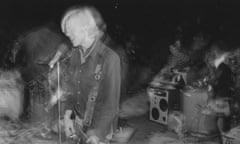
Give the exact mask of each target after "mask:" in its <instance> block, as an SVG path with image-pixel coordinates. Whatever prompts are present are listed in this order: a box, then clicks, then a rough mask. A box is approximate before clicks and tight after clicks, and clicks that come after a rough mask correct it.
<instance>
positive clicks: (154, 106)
mask: <svg viewBox="0 0 240 144" xmlns="http://www.w3.org/2000/svg"><path fill="white" fill-rule="evenodd" d="M150 91H151V92H149V93H148V94H149V97H150V120H152V121H154V122H157V123H160V124H164V125H167V124H168V114H169V112H170V111H175V110H180V102H181V101H180V93H179V91H178V90H166V89H159V88H158V89H152V90H150Z"/></svg>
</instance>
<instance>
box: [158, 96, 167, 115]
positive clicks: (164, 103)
mask: <svg viewBox="0 0 240 144" xmlns="http://www.w3.org/2000/svg"><path fill="white" fill-rule="evenodd" d="M159 107H160V109H161V110H162V111H163V112H165V111H166V110H167V109H168V103H167V101H166V99H161V100H160V102H159Z"/></svg>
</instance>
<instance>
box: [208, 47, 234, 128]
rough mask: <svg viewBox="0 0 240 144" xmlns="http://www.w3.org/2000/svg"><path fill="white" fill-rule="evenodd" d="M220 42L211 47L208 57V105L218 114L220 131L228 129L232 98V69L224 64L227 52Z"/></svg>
mask: <svg viewBox="0 0 240 144" xmlns="http://www.w3.org/2000/svg"><path fill="white" fill-rule="evenodd" d="M224 48H225V46H224V45H223V44H221V43H215V44H213V45H212V47H211V52H210V54H209V58H208V66H209V76H208V84H209V102H208V106H209V108H210V109H212V110H213V111H214V112H215V113H216V114H217V116H218V120H217V125H218V129H219V131H220V133H223V132H225V131H227V130H229V129H230V117H229V116H230V103H229V102H230V100H231V98H232V88H233V79H232V76H233V74H232V71H231V69H230V67H229V66H228V65H227V64H226V59H227V57H228V56H229V54H230V53H229V52H228V51H227V50H225V49H224Z"/></svg>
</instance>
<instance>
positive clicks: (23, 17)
mask: <svg viewBox="0 0 240 144" xmlns="http://www.w3.org/2000/svg"><path fill="white" fill-rule="evenodd" d="M0 3H1V4H0V11H1V12H0V16H1V23H0V38H1V51H3V50H5V47H6V44H8V43H10V40H11V39H14V37H15V36H16V33H21V32H23V31H25V30H28V29H31V28H33V27H36V26H40V25H42V24H46V23H48V22H55V23H57V24H59V23H60V22H59V21H60V19H61V16H62V14H63V12H64V11H65V10H66V9H67V8H68V7H70V6H72V5H77V4H91V5H94V6H96V7H97V8H98V9H99V11H100V12H101V13H102V15H103V18H104V19H105V21H106V23H107V25H108V32H109V34H110V35H111V36H112V37H113V38H114V39H115V40H116V41H118V42H119V43H121V42H122V41H123V39H126V37H128V36H129V35H131V34H134V35H135V36H136V38H137V40H138V44H139V45H140V46H141V49H139V51H141V52H143V53H142V54H146V53H144V52H146V51H149V52H148V53H149V54H148V55H150V56H151V54H152V53H154V51H155V48H156V47H159V48H161V49H168V45H169V44H171V43H173V42H174V41H175V40H176V38H177V37H178V36H179V34H181V37H182V38H183V39H184V40H189V41H190V40H191V38H192V37H193V35H195V34H196V33H199V32H203V33H207V34H210V35H211V37H213V38H215V39H221V40H225V41H226V42H227V43H228V44H229V45H231V46H238V45H239V34H240V22H239V19H240V1H239V0H1V2H0Z"/></svg>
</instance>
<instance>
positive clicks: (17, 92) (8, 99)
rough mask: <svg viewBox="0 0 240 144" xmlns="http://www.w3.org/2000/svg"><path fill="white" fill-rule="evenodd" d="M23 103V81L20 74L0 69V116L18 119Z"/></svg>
mask: <svg viewBox="0 0 240 144" xmlns="http://www.w3.org/2000/svg"><path fill="white" fill-rule="evenodd" d="M23 105H24V83H23V80H22V77H21V74H20V73H19V72H18V71H16V70H14V71H3V70H0V116H1V117H3V116H6V117H8V118H10V120H13V121H16V120H19V118H20V116H21V115H22V112H23Z"/></svg>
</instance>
